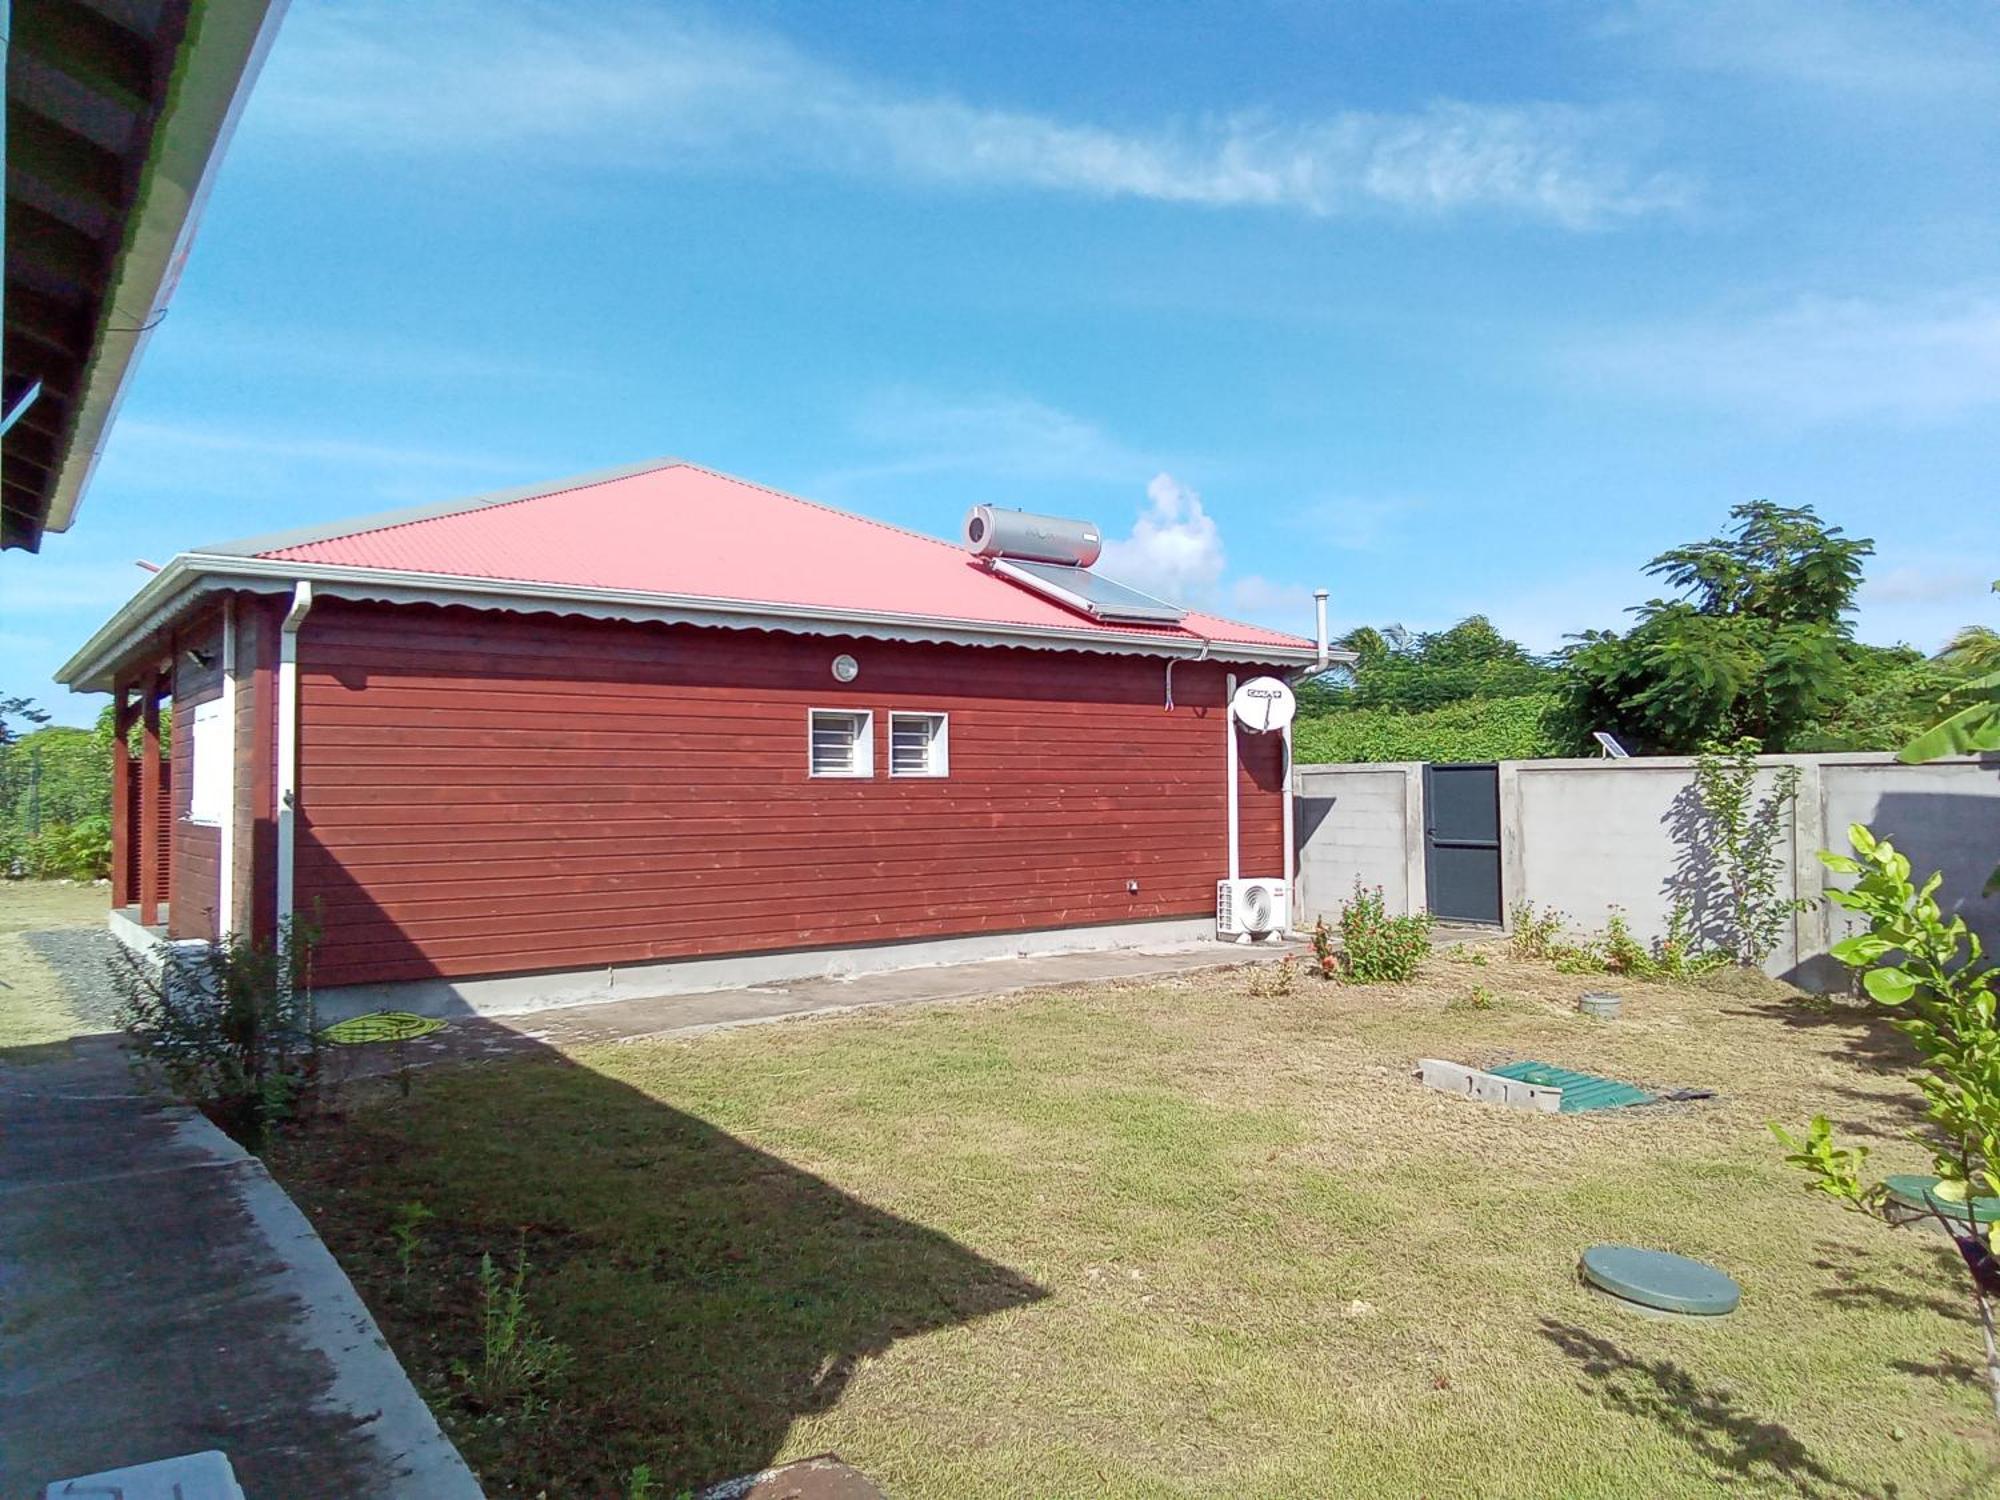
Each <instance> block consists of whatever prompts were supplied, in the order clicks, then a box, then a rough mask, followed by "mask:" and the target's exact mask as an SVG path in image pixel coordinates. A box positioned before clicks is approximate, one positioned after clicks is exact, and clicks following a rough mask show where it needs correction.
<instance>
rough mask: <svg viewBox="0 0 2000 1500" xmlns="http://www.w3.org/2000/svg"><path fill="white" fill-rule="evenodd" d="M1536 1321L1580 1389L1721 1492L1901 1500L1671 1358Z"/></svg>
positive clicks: (1551, 1322) (1545, 1320) (1890, 1488)
mask: <svg viewBox="0 0 2000 1500" xmlns="http://www.w3.org/2000/svg"><path fill="white" fill-rule="evenodd" d="M1541 1321H1542V1330H1541V1331H1542V1337H1543V1338H1545V1339H1547V1340H1548V1341H1549V1342H1550V1343H1552V1344H1554V1345H1555V1346H1556V1348H1558V1349H1560V1350H1561V1351H1562V1352H1563V1353H1564V1354H1565V1355H1567V1356H1569V1358H1571V1359H1572V1360H1574V1361H1576V1363H1577V1366H1578V1368H1579V1369H1580V1370H1581V1371H1582V1373H1583V1375H1584V1377H1585V1379H1586V1381H1587V1382H1590V1383H1592V1384H1591V1385H1587V1387H1586V1388H1594V1389H1595V1390H1596V1392H1597V1394H1598V1395H1599V1396H1600V1397H1601V1398H1602V1399H1603V1400H1604V1401H1606V1402H1607V1403H1609V1404H1610V1405H1611V1406H1613V1407H1615V1408H1617V1409H1618V1410H1619V1411H1622V1412H1625V1413H1627V1414H1629V1415H1631V1416H1635V1417H1640V1418H1643V1419H1644V1420H1646V1421H1648V1422H1651V1423H1653V1424H1654V1425H1656V1426H1658V1427H1660V1428H1661V1429H1662V1430H1664V1431H1665V1432H1666V1433H1668V1434H1669V1435H1670V1436H1672V1437H1674V1438H1676V1439H1678V1440H1679V1441H1680V1442H1682V1443H1685V1444H1686V1445H1687V1447H1688V1449H1689V1450H1690V1452H1692V1453H1693V1454H1694V1456H1695V1457H1696V1458H1697V1459H1699V1460H1700V1462H1701V1464H1702V1465H1703V1467H1704V1468H1705V1469H1706V1470H1707V1471H1708V1474H1709V1476H1710V1477H1711V1478H1713V1479H1715V1480H1716V1481H1718V1482H1719V1483H1721V1484H1723V1485H1732V1484H1735V1483H1740V1482H1744V1481H1758V1482H1762V1483H1775V1484H1780V1485H1782V1486H1783V1487H1784V1489H1785V1490H1786V1492H1787V1493H1790V1494H1794V1495H1801V1496H1810V1497H1820V1500H1836V1497H1875V1500H1894V1497H1896V1496H1899V1495H1900V1494H1901V1493H1902V1492H1901V1491H1900V1490H1899V1489H1897V1488H1896V1487H1894V1486H1893V1485H1891V1486H1888V1487H1885V1488H1883V1489H1880V1490H1876V1489H1869V1488H1866V1487H1864V1486H1861V1485H1857V1484H1854V1483H1852V1482H1850V1481H1848V1480H1845V1479H1843V1478H1841V1477H1840V1476H1839V1475H1838V1474H1836V1473H1834V1472H1833V1471H1832V1470H1831V1469H1829V1468H1827V1467H1826V1465H1825V1464H1823V1463H1821V1462H1820V1461H1819V1460H1818V1459H1816V1458H1814V1457H1813V1455H1812V1453H1811V1452H1810V1451H1809V1450H1808V1449H1807V1448H1806V1446H1805V1444H1804V1443H1802V1442H1800V1441H1799V1439H1798V1438H1797V1437H1796V1436H1795V1435H1794V1434H1793V1433H1792V1431H1791V1429H1789V1428H1788V1427H1785V1426H1784V1425H1783V1424H1781V1423H1778V1422H1768V1421H1764V1420H1761V1419H1760V1418H1758V1417H1757V1416H1756V1415H1755V1414H1754V1413H1752V1412H1749V1411H1746V1410H1744V1409H1743V1408H1742V1407H1740V1406H1739V1405H1737V1402H1736V1398H1735V1397H1734V1396H1733V1395H1731V1394H1730V1393H1729V1392H1728V1391H1725V1390H1722V1389H1719V1388H1717V1387H1714V1386H1705V1385H1703V1384H1702V1383H1701V1381H1700V1380H1698V1379H1697V1378H1696V1377H1695V1376H1694V1374H1693V1373H1692V1372H1690V1371H1688V1370H1686V1369H1684V1368H1683V1367H1682V1366H1680V1365H1678V1364H1676V1363H1675V1362H1674V1361H1672V1360H1670V1359H1645V1358H1642V1357H1640V1356H1638V1355H1635V1354H1630V1353H1628V1352H1626V1351H1625V1350H1624V1349H1622V1348H1620V1347H1619V1346H1618V1345H1617V1344H1615V1343H1613V1342H1612V1341H1611V1340H1610V1339H1606V1338H1601V1337H1599V1336H1598V1335H1596V1334H1594V1333H1591V1332H1589V1331H1588V1330H1586V1329H1582V1328H1578V1327H1576V1326H1575V1325H1573V1324H1569V1323H1562V1322H1558V1321H1557V1320H1555V1319H1553V1318H1543V1319H1542V1320H1541Z"/></svg>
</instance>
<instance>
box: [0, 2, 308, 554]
mask: <svg viewBox="0 0 2000 1500" xmlns="http://www.w3.org/2000/svg"><path fill="white" fill-rule="evenodd" d="M285 3H286V0H150V3H144V4H131V5H118V6H103V5H98V4H92V3H88V0H35V3H34V4H16V5H14V6H13V32H12V35H11V37H9V38H8V46H7V109H6V165H7V189H6V191H7V229H6V241H7V243H6V292H5V296H6V306H5V328H4V337H5V344H4V367H5V373H6V379H5V382H4V395H0V399H3V400H4V402H5V403H6V404H7V405H8V406H9V407H10V408H11V407H12V405H13V404H14V403H16V402H18V401H19V400H20V399H21V397H22V396H23V394H24V393H26V392H28V391H30V390H32V389H33V388H34V387H35V385H36V383H37V382H39V383H40V394H39V395H38V396H37V397H36V398H35V400H34V401H33V404H32V405H30V406H29V407H28V408H27V409H26V410H25V411H23V412H22V414H21V416H20V417H19V419H18V420H17V421H16V422H15V423H14V425H13V426H12V427H11V428H10V429H8V430H6V432H5V434H4V436H0V546H6V547H24V548H27V549H29V550H31V551H32V550H35V549H36V548H38V547H39V546H40V545H41V539H42V535H43V533H44V532H47V531H64V530H66V529H68V527H69V525H70V522H71V521H72V520H73V519H74V517H75V515H76V509H77V506H78V504H79V502H80V501H81V500H82V497H83V492H84V489H85V487H86V486H87V485H88V484H89V482H90V477H91V474H92V471H93V470H94V469H95V467H96V464H97V459H98V456H99V454H100V453H101V452H102V451H103V448H104V444H105V440H106V438H107V436H108V434H109V431H110V427H111V423H112V419H113V418H114V416H115V415H116V414H117V410H118V405H119V402H120V400H121V399H122V398H123V396H124V393H125V389H126V385H127V382H128V381H129V379H130V377H131V374H132V371H133V369H134V367H135V366H136V364H137V362H138V360H139V356H140V355H141V353H142V352H143V351H144V349H145V345H146V341H147V337H148V335H149V334H150V333H151V332H152V330H153V328H154V327H156V326H157V325H158V323H159V321H160V318H161V316H162V315H163V314H164V312H165V310H166V306H167V301H168V299H169V298H170V297H171V296H172V295H173V291H174V286H175V283H176V282H177V281H178V279H179V276H180V271H181V266H182V264H183V262H184V261H185V259H186V256H187V253H188V249H189V246H190V244H191V243H192V241H193V238H194V230H195V224H196V221H197V219H198V218H199V216H200V212H201V208H202V205H203V202H204V200H205V199H206V198H207V195H208V191H209V188H210V185H211V184H212V182H213V180H214V174H215V169H216V166H217V164H218V162H219V161H220V159H221V156H222V151H223V147H224V146H225V144H226V143H227V141H228V139H229V135H230V132H231V130H232V129H233V128H234V126H235V123H236V118H237V116H238V114H239V113H240V112H241V110H242V107H243V102H244V99H245V97H246V96H247V94H248V92H249V89H250V85H251V83H252V82H253V81H254V80H255V78H256V74H257V70H258V68H259V67H260V65H261V64H262V61H263V58H264V54H265V52H266V51H267V50H268V48H269V46H270V43H271V38H272V36H273V35H274V34H275V33H276V30H277V27H278V22H279V19H280V17H281V16H282V14H283V12H284V9H285Z"/></svg>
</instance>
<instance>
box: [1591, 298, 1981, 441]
mask: <svg viewBox="0 0 2000 1500" xmlns="http://www.w3.org/2000/svg"><path fill="white" fill-rule="evenodd" d="M1565 362H1566V363H1567V365H1568V366H1569V368H1570V371H1571V373H1572V374H1573V375H1574V376H1575V377H1576V378H1577V379H1578V381H1579V383H1581V384H1585V385H1588V386H1591V387H1598V386H1601V385H1602V384H1603V383H1604V382H1607V381H1609V382H1613V383H1615V384H1617V385H1619V386H1623V387H1625V388H1627V389H1630V390H1636V391H1639V392H1642V393H1644V394H1647V395H1653V396H1659V397H1664V398H1667V399H1671V400H1676V401H1684V402H1687V403H1690V404H1695V405H1704V406H1718V407H1723V408H1727V409H1730V410H1732V411H1738V412H1743V413H1746V414H1749V415H1753V416H1766V417H1770V418H1772V419H1775V420H1777V421H1781V422H1793V421H1802V422H1831V421H1840V420H1847V419H1853V418H1860V417H1888V418H1893V419H1896V420H1899V421H1905V422H1916V423H1923V422H1941V421H1949V420H1951V419H1954V418H1957V417H1961V416H1964V415H1967V414H1968V413H1971V412H1973V411H1975V410H1977V409H1979V408H1983V407H1990V406H1995V405H2000V296H1996V295H1994V294H1993V293H1990V292H1984V291H1960V292H1956V293H1950V294H1940V295H1934V296H1929V297H1923V298H1914V299H1909V300H1905V301H1901V302H1888V301H1879V300H1870V299H1867V298H1859V297H1853V298H1829V297H1807V298H1801V299H1799V300H1798V301H1797V302H1794V303H1793V304H1791V305H1790V306H1788V307H1782V308H1777V309H1766V310H1760V311H1754V312H1749V313H1746V314H1743V315H1741V316H1714V317H1709V318H1704V319H1699V320H1696V321H1692V322H1688V323H1683V324H1677V325H1662V326H1655V327H1646V328H1631V329H1624V330H1621V331H1619V332H1617V333H1615V334H1613V335H1610V336H1608V337H1605V338H1601V339H1595V340H1591V341H1588V342H1583V343H1579V344H1576V345H1574V346H1572V347H1571V348H1570V349H1569V350H1568V351H1567V352H1566V355H1565Z"/></svg>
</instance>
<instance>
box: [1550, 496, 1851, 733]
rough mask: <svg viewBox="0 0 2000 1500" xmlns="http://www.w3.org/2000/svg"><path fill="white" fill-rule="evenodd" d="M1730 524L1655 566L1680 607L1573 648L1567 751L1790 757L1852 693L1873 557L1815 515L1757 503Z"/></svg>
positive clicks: (1565, 691)
mask: <svg viewBox="0 0 2000 1500" xmlns="http://www.w3.org/2000/svg"><path fill="white" fill-rule="evenodd" d="M1730 519H1731V521H1732V522H1733V523H1734V524H1733V526H1732V527H1731V528H1730V529H1729V530H1728V531H1726V532H1725V533H1724V534H1723V535H1721V536H1718V537H1711V538H1709V539H1708V540H1706V541H1701V542H1692V543H1689V544H1687V545H1685V546H1680V547H1674V548H1671V549H1669V550H1668V551H1666V552H1663V553H1661V554H1660V555H1659V556H1658V557H1656V558H1654V559H1653V560H1652V562H1651V563H1650V564H1648V565H1647V568H1646V571H1647V573H1649V574H1650V575H1652V576H1654V577H1656V578H1659V579H1661V580H1662V581H1663V582H1665V583H1666V585H1667V586H1668V587H1669V588H1670V589H1672V590H1673V593H1674V597H1671V598H1655V599H1650V600H1648V601H1647V602H1646V603H1645V604H1642V605H1640V606H1639V607H1638V609H1637V611H1636V613H1637V614H1638V616H1639V621H1638V623H1637V624H1636V625H1635V626H1633V627H1632V629H1630V630H1629V631H1626V632H1624V633H1623V634H1620V633H1618V632H1616V631H1609V630H1599V631H1590V632H1586V633H1584V634H1583V635H1580V636H1576V637H1573V638H1572V640H1573V642H1574V644H1573V645H1571V646H1570V647H1569V648H1568V649H1567V650H1566V651H1565V653H1564V658H1563V672H1562V676H1561V683H1560V689H1559V691H1560V695H1561V707H1560V719H1559V726H1560V731H1561V733H1562V735H1563V737H1564V739H1565V740H1566V742H1567V743H1568V744H1569V745H1570V746H1571V747H1572V748H1575V749H1577V750H1582V749H1584V748H1586V747H1587V746H1588V744H1589V742H1590V734H1591V731H1592V730H1596V729H1604V730H1609V731H1611V732H1612V733H1613V734H1615V735H1616V736H1617V737H1618V738H1619V740H1620V741H1621V742H1623V743H1624V744H1625V745H1626V746H1627V747H1628V748H1630V749H1634V750H1638V751H1642V752H1648V753H1657V754H1677V753H1679V754H1686V753H1693V752H1694V751H1696V750H1699V749H1700V748H1701V747H1702V746H1703V745H1705V744H1709V743H1712V742H1716V741H1722V742H1732V741H1735V740H1738V739H1742V738H1745V737H1748V738H1751V739H1755V740H1756V741H1758V743H1759V744H1760V745H1762V747H1763V748H1764V749H1765V750H1767V751H1782V750H1786V749H1790V748H1792V746H1793V744H1794V742H1795V741H1796V740H1798V739H1799V738H1801V737H1802V736H1804V735H1805V734H1807V733H1808V732H1809V731H1810V730H1811V728H1812V726H1813V725H1815V724H1816V723H1818V722H1820V721H1821V720H1822V719H1823V718H1824V717H1825V716H1827V715H1828V714H1829V713H1830V712H1831V711H1832V710H1833V709H1834V708H1835V706H1836V705H1838V704H1839V703H1840V702H1842V701H1843V700H1844V699H1845V698H1846V697H1847V696H1848V694H1849V693H1850V692H1851V690H1852V686H1853V684H1854V681H1855V679H1856V675H1857V663H1856V654H1855V652H1856V648H1855V647H1854V643H1853V640H1852V633H1851V627H1850V625H1849V624H1848V622H1847V620H1846V619H1845V618H1844V616H1845V612H1846V611H1847V609H1848V608H1849V607H1850V606H1851V605H1852V604H1853V602H1854V594H1855V591H1856V589H1857V588H1858V587H1859V586H1860V583H1861V569H1862V562H1863V560H1864V559H1865V558H1867V557H1868V556H1870V555H1871V554H1872V553H1873V552H1874V550H1875V548H1874V543H1873V542H1871V541H1868V540H1866V539H1865V538H1851V537H1847V536H1845V535H1844V534H1843V533H1842V532H1841V529H1840V528H1839V527H1837V526H1828V525H1826V524H1825V523H1823V522H1822V521H1821V520H1820V519H1819V517H1818V516H1817V515H1815V514H1814V513H1813V511H1812V509H1811V508H1810V507H1806V506H1797V507H1794V506H1781V505H1777V504H1774V503H1773V502H1771V501H1769V500H1755V501H1752V502H1750V503H1749V504H1747V505H1739V506H1736V507H1735V508H1734V509H1733V510H1731V512H1730ZM1862 649H1866V648H1862Z"/></svg>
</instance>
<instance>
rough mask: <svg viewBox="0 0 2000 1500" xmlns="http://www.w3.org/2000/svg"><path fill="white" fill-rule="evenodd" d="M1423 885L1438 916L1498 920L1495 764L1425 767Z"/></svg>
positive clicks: (1497, 775)
mask: <svg viewBox="0 0 2000 1500" xmlns="http://www.w3.org/2000/svg"><path fill="white" fill-rule="evenodd" d="M1424 885H1425V892H1424V894H1425V897H1426V900H1427V902H1428V904H1429V906H1430V909H1431V911H1432V913H1433V914H1434V915H1436V916H1437V917H1438V918H1440V919H1441V920H1443V921H1447V922H1491V923H1495V924H1498V923H1499V921H1500V917H1501V910H1500V768H1499V767H1498V766H1497V765H1494V764H1492V763H1491V762H1482V763H1477V764H1463V763H1460V764H1449V765H1445V764H1440V765H1428V766H1425V767H1424Z"/></svg>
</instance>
